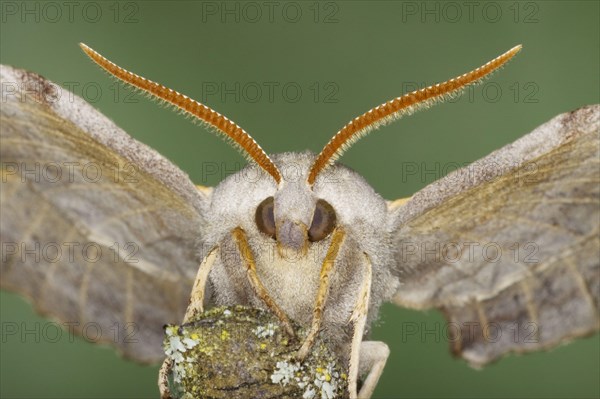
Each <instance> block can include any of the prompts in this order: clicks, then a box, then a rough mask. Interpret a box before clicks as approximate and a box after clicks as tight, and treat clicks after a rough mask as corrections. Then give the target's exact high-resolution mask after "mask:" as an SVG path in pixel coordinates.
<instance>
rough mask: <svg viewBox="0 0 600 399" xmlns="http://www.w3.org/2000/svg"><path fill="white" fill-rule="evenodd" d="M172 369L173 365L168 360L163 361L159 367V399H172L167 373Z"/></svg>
mask: <svg viewBox="0 0 600 399" xmlns="http://www.w3.org/2000/svg"><path fill="white" fill-rule="evenodd" d="M172 367H173V363H172V362H171V359H169V358H167V359H165V361H164V362H163V364H162V366H160V371H159V372H158V389H159V391H160V399H172V398H171V391H170V390H169V373H170V372H171V368H172Z"/></svg>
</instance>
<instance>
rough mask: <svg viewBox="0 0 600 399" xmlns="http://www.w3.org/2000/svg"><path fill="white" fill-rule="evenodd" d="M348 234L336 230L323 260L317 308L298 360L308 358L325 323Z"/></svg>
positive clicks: (297, 357) (314, 310)
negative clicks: (335, 272) (337, 263)
mask: <svg viewBox="0 0 600 399" xmlns="http://www.w3.org/2000/svg"><path fill="white" fill-rule="evenodd" d="M345 235H346V233H344V231H343V230H341V229H335V230H334V232H333V237H332V238H331V244H330V245H329V249H328V250H327V254H326V255H325V259H324V260H323V265H322V266H321V275H320V277H319V290H318V291H317V298H316V300H315V307H314V308H313V318H312V323H311V326H310V331H309V332H308V335H307V336H306V339H305V340H304V343H303V344H302V347H300V349H299V350H298V353H297V354H296V359H298V360H300V361H302V360H304V359H305V358H306V356H307V355H308V353H309V352H310V350H311V349H312V347H313V345H314V344H315V341H316V340H317V335H318V334H319V329H320V328H321V322H322V321H323V310H324V309H325V302H326V301H327V296H328V294H329V287H330V285H331V274H332V273H333V269H334V264H335V258H337V255H338V252H339V250H340V247H341V246H342V242H343V241H344V237H345Z"/></svg>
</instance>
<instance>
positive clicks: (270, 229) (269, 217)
mask: <svg viewBox="0 0 600 399" xmlns="http://www.w3.org/2000/svg"><path fill="white" fill-rule="evenodd" d="M273 207H274V202H273V197H269V198H267V199H265V200H264V201H263V202H261V203H260V204H259V205H258V207H257V208H256V214H255V215H254V220H255V221H256V226H257V227H258V229H259V230H260V231H261V232H263V233H265V234H266V235H268V236H270V237H272V238H275V214H274V213H273Z"/></svg>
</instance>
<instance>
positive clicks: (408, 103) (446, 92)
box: [308, 45, 522, 185]
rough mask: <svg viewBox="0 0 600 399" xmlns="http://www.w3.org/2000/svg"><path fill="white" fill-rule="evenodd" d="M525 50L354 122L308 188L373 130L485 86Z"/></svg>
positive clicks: (315, 168)
mask: <svg viewBox="0 0 600 399" xmlns="http://www.w3.org/2000/svg"><path fill="white" fill-rule="evenodd" d="M521 48H522V46H521V45H518V46H515V47H513V48H511V49H510V50H508V51H507V52H506V53H504V54H502V55H501V56H499V57H496V58H494V59H493V60H491V61H490V62H488V63H487V64H485V65H482V66H480V67H479V68H477V69H474V70H472V71H471V72H468V73H465V74H463V75H460V76H458V77H456V78H454V79H450V80H447V81H445V82H443V83H438V84H436V85H434V86H429V87H427V88H425V89H421V90H416V91H413V92H411V93H408V94H405V95H403V96H401V97H397V98H394V99H393V100H390V101H388V102H386V103H383V104H381V105H379V106H377V107H375V108H372V109H370V110H369V111H367V112H365V113H364V114H362V115H360V116H358V117H356V118H354V119H353V120H351V121H350V122H349V123H348V124H347V125H346V126H344V127H343V128H342V129H341V130H340V131H338V132H337V133H336V134H335V136H333V137H332V138H331V140H329V143H327V145H326V146H325V147H324V148H323V150H322V151H321V153H320V154H319V156H318V157H317V159H316V160H315V162H314V163H313V165H312V167H311V169H310V172H309V175H308V184H310V185H312V184H313V183H314V182H315V179H316V178H317V175H318V174H319V173H320V172H321V171H323V170H324V169H325V168H326V167H327V166H329V165H331V164H332V163H333V161H335V160H336V159H338V158H339V157H340V156H341V155H342V154H343V153H344V151H346V150H347V149H348V148H350V146H351V145H352V144H354V143H355V142H356V141H357V140H358V139H360V138H362V137H364V136H366V135H367V134H368V133H369V132H371V131H372V130H374V129H377V128H378V127H380V126H383V125H387V124H389V123H391V122H393V121H395V120H397V119H400V118H401V117H403V116H404V115H410V114H412V113H414V112H416V111H418V110H421V109H425V108H428V107H430V106H431V105H433V104H436V103H438V102H442V101H444V100H446V99H448V98H452V97H454V96H456V95H458V94H460V93H461V92H462V91H463V90H464V89H465V88H466V87H467V86H468V85H471V84H477V83H479V82H481V81H482V80H483V78H485V77H487V76H488V75H489V74H491V73H492V72H494V71H496V70H497V69H498V68H500V67H501V66H502V65H504V64H506V63H507V62H508V61H509V60H510V59H511V58H512V57H514V56H515V55H516V54H517V53H518V52H519V51H520V50H521Z"/></svg>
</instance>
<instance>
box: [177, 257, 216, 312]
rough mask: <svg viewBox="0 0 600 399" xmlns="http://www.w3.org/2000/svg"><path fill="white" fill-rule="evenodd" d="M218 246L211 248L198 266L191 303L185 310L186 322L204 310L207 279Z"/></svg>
mask: <svg viewBox="0 0 600 399" xmlns="http://www.w3.org/2000/svg"><path fill="white" fill-rule="evenodd" d="M218 248H219V247H218V246H216V247H214V248H213V249H211V250H210V252H209V253H208V255H206V257H205V258H204V259H203V260H202V263H200V267H198V273H197V274H196V280H195V281H194V287H193V288H192V293H191V295H190V303H189V305H188V307H187V309H186V311H185V316H184V317H183V322H184V323H187V322H189V321H190V320H191V319H193V318H194V317H195V316H196V315H198V314H200V313H202V312H204V292H205V291H206V281H207V280H208V274H209V273H210V269H212V266H213V264H214V263H215V259H216V257H217V252H218V251H217V249H218Z"/></svg>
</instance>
